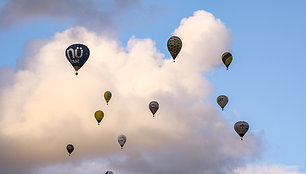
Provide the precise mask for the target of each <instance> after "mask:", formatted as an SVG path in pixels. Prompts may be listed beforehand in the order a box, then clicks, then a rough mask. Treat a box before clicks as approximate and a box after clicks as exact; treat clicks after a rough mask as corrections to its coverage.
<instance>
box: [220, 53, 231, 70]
mask: <svg viewBox="0 0 306 174" xmlns="http://www.w3.org/2000/svg"><path fill="white" fill-rule="evenodd" d="M232 60H233V56H232V54H231V53H229V52H225V53H223V54H222V62H223V63H224V65H225V66H226V70H228V66H229V65H230V64H231V62H232Z"/></svg>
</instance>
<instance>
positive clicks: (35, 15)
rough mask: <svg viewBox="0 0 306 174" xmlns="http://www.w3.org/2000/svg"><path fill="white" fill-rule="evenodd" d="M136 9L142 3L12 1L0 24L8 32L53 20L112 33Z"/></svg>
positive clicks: (3, 10) (127, 0) (122, 0)
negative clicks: (26, 23)
mask: <svg viewBox="0 0 306 174" xmlns="http://www.w3.org/2000/svg"><path fill="white" fill-rule="evenodd" d="M136 7H137V9H138V10H139V8H142V7H141V3H140V1H139V0H114V1H96V0H86V1H81V0H65V1H62V0H48V1H40V0H26V1H25V0H9V1H7V2H6V3H5V4H4V5H3V7H2V8H1V10H0V24H1V28H7V27H11V26H12V25H16V24H20V23H23V22H25V21H29V20H33V19H42V18H44V19H48V18H51V19H57V20H65V21H66V22H69V23H70V22H72V23H75V24H76V25H81V26H86V27H87V28H99V30H100V31H105V30H106V31H108V30H114V27H115V26H116V25H114V24H116V22H118V21H117V20H119V19H120V18H119V16H123V15H124V14H125V13H127V12H128V11H130V10H132V9H135V8H136ZM114 21H116V22H114Z"/></svg>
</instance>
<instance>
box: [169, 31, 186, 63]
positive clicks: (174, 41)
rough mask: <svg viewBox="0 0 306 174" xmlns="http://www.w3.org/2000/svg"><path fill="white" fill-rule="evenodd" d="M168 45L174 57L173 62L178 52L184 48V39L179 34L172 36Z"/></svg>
mask: <svg viewBox="0 0 306 174" xmlns="http://www.w3.org/2000/svg"><path fill="white" fill-rule="evenodd" d="M167 47H168V50H169V52H170V54H171V56H172V58H173V62H175V58H176V56H177V55H178V53H179V52H180V51H181V49H182V41H181V39H180V38H179V37H177V36H171V37H170V38H169V39H168V42H167Z"/></svg>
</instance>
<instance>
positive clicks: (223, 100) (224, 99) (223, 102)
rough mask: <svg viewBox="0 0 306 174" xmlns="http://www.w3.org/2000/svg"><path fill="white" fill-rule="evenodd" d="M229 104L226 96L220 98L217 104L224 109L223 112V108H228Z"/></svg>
mask: <svg viewBox="0 0 306 174" xmlns="http://www.w3.org/2000/svg"><path fill="white" fill-rule="evenodd" d="M227 102H228V98H227V96H225V95H220V96H218V98H217V103H218V104H219V106H220V107H221V108H222V111H223V108H224V107H225V106H226V104H227Z"/></svg>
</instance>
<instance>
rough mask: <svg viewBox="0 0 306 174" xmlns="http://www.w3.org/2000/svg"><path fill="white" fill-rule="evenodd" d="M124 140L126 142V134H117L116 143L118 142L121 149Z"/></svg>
mask: <svg viewBox="0 0 306 174" xmlns="http://www.w3.org/2000/svg"><path fill="white" fill-rule="evenodd" d="M125 142H126V136H125V135H119V137H118V143H119V144H120V146H121V149H123V146H124V144H125Z"/></svg>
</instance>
